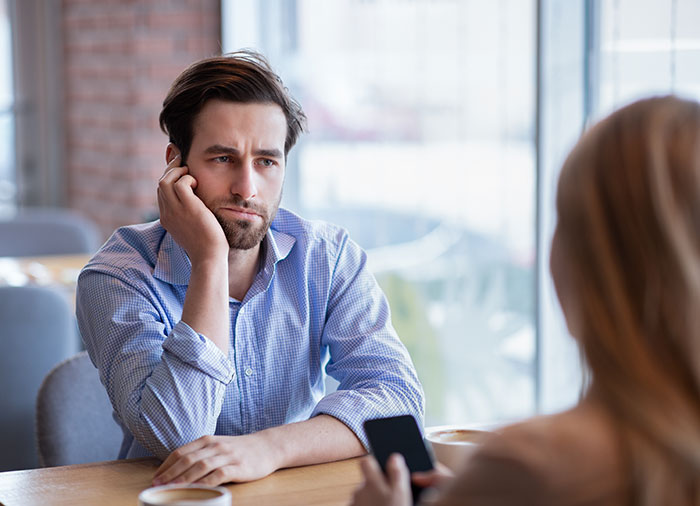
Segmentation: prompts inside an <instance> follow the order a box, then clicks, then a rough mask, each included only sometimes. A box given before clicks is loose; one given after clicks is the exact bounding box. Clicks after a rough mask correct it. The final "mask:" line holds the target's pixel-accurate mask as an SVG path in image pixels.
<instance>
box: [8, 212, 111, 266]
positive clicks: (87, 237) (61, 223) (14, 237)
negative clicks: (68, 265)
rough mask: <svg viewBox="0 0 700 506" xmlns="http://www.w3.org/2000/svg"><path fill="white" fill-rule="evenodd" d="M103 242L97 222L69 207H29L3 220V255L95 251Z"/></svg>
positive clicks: (18, 255) (61, 253)
mask: <svg viewBox="0 0 700 506" xmlns="http://www.w3.org/2000/svg"><path fill="white" fill-rule="evenodd" d="M99 246H100V234H99V232H98V230H97V226H96V225H95V224H94V223H93V222H91V221H89V220H87V219H86V218H84V217H82V216H81V215H79V214H77V213H75V212H73V211H70V210H67V209H49V208H28V209H22V210H20V211H19V213H18V214H17V215H16V216H13V217H12V218H9V219H1V220H0V256H8V257H21V256H39V255H70V254H79V253H94V252H95V251H97V248H99Z"/></svg>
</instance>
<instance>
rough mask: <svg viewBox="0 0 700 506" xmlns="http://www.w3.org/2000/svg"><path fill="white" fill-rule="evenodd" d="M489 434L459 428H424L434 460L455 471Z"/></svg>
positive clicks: (477, 430) (482, 431) (483, 431)
mask: <svg viewBox="0 0 700 506" xmlns="http://www.w3.org/2000/svg"><path fill="white" fill-rule="evenodd" d="M490 434H491V432H489V431H485V430H479V429H471V428H468V427H460V426H441V427H426V429H425V439H426V440H427V441H428V442H429V443H430V446H432V448H433V455H434V456H435V460H437V461H438V462H440V463H441V464H443V465H445V466H447V467H448V468H449V469H450V470H452V471H455V470H456V469H457V468H458V467H460V466H461V465H462V464H463V463H464V461H465V460H467V458H468V457H469V455H470V454H472V453H473V452H474V450H476V448H477V446H478V445H479V443H481V442H482V441H483V440H484V439H486V438H487V437H488V436H489V435H490Z"/></svg>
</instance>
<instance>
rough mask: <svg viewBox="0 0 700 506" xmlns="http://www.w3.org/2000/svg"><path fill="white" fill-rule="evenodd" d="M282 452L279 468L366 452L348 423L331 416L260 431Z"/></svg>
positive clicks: (260, 434) (348, 456) (260, 433)
mask: <svg viewBox="0 0 700 506" xmlns="http://www.w3.org/2000/svg"><path fill="white" fill-rule="evenodd" d="M257 435H259V436H260V437H265V438H266V439H267V440H268V441H269V443H270V444H271V446H272V448H275V449H276V450H277V451H278V452H279V459H280V462H279V465H278V466H277V467H278V468H285V467H296V466H304V465H310V464H318V463H321V462H332V461H335V460H342V459H347V458H351V457H357V456H359V455H364V454H365V453H367V452H366V451H365V448H364V446H362V443H361V442H360V440H359V439H358V438H357V436H356V435H355V433H354V432H353V431H351V430H350V429H349V428H348V426H347V425H345V424H344V423H343V422H341V421H340V420H338V419H337V418H334V417H332V416H330V415H318V416H315V417H313V418H311V419H310V420H305V421H303V422H297V423H291V424H287V425H281V426H279V427H272V428H270V429H265V430H264V431H261V432H258V433H257Z"/></svg>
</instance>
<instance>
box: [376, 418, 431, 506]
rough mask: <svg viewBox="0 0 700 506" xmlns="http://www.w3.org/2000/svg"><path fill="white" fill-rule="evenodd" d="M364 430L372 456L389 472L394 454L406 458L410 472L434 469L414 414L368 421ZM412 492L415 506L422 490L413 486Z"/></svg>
mask: <svg viewBox="0 0 700 506" xmlns="http://www.w3.org/2000/svg"><path fill="white" fill-rule="evenodd" d="M364 427H365V434H367V439H368V440H369V447H370V450H371V451H372V455H374V458H376V459H377V462H379V465H380V466H381V468H382V471H384V472H385V473H386V461H387V459H388V458H389V455H391V454H392V453H400V454H401V455H403V458H404V460H405V461H406V465H407V466H408V470H409V471H410V472H412V473H413V472H416V471H430V470H431V469H433V459H432V457H431V456H430V453H429V452H428V449H427V448H426V446H425V442H424V441H423V436H422V435H421V432H420V429H419V428H418V424H417V423H416V419H415V418H413V416H412V415H401V416H392V417H389V418H375V419H373V420H366V421H365V423H364ZM411 490H412V491H413V503H414V504H415V503H416V502H417V501H418V497H419V496H420V493H421V491H422V488H421V487H418V486H416V485H414V484H413V483H411Z"/></svg>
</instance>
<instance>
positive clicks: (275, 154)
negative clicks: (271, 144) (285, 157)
mask: <svg viewBox="0 0 700 506" xmlns="http://www.w3.org/2000/svg"><path fill="white" fill-rule="evenodd" d="M253 154H254V155H255V156H267V157H268V158H282V152H281V151H280V150H279V149H256V150H254V151H253Z"/></svg>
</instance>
